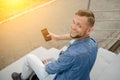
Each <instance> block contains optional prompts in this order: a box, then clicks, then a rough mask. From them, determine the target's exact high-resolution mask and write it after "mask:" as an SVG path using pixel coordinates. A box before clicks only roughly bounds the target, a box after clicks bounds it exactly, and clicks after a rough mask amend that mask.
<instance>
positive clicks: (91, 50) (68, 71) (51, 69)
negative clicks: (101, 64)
mask: <svg viewBox="0 0 120 80" xmlns="http://www.w3.org/2000/svg"><path fill="white" fill-rule="evenodd" d="M97 51H98V45H97V43H96V41H95V40H94V39H93V38H90V37H89V38H86V39H82V40H76V41H74V42H73V43H72V44H70V46H69V47H68V48H67V50H66V51H64V53H63V54H61V55H60V56H59V58H58V59H57V60H56V61H54V62H51V63H49V64H47V65H46V67H45V69H46V71H47V73H49V74H56V76H55V78H54V80H90V78H89V74H90V71H91V69H92V67H93V65H94V62H95V59H96V56H97Z"/></svg>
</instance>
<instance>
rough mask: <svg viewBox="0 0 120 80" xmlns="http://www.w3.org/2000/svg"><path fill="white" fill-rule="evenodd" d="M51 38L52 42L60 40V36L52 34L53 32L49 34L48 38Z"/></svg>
mask: <svg viewBox="0 0 120 80" xmlns="http://www.w3.org/2000/svg"><path fill="white" fill-rule="evenodd" d="M49 36H50V37H51V38H52V40H56V41H58V40H59V37H60V36H59V35H57V34H54V33H51V32H49V35H48V37H49Z"/></svg>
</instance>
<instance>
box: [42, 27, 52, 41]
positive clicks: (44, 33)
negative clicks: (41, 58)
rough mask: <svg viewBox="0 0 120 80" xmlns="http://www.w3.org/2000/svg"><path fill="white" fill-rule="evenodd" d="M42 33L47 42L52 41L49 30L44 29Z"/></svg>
mask: <svg viewBox="0 0 120 80" xmlns="http://www.w3.org/2000/svg"><path fill="white" fill-rule="evenodd" d="M41 32H42V34H43V37H44V39H45V40H46V41H50V40H51V37H50V36H48V35H49V33H48V30H47V28H44V29H42V30H41Z"/></svg>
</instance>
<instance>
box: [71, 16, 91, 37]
mask: <svg viewBox="0 0 120 80" xmlns="http://www.w3.org/2000/svg"><path fill="white" fill-rule="evenodd" d="M89 28H90V27H88V26H87V17H84V16H78V15H75V17H74V19H73V23H72V25H71V33H70V35H71V37H72V38H84V37H85V36H87V35H88V34H87V31H88V29H89Z"/></svg>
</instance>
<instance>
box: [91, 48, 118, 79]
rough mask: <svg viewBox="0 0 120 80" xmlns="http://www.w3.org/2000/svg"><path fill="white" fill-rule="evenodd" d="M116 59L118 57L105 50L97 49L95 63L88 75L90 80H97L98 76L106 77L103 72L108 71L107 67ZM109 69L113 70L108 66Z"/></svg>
mask: <svg viewBox="0 0 120 80" xmlns="http://www.w3.org/2000/svg"><path fill="white" fill-rule="evenodd" d="M117 57H118V56H117V55H115V54H114V53H112V52H110V51H108V50H106V49H103V48H99V50H98V55H97V59H96V62H95V64H94V66H93V68H92V70H91V73H90V76H91V80H99V78H100V76H102V75H105V76H108V75H107V74H105V73H104V71H106V70H108V67H109V66H110V65H111V64H112V62H113V61H114V60H115V59H116V58H117ZM113 66H114V65H113ZM110 68H114V67H111V66H110ZM113 72H115V71H113ZM108 77H109V76H108ZM103 78H104V76H103ZM101 80H109V79H101Z"/></svg>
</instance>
